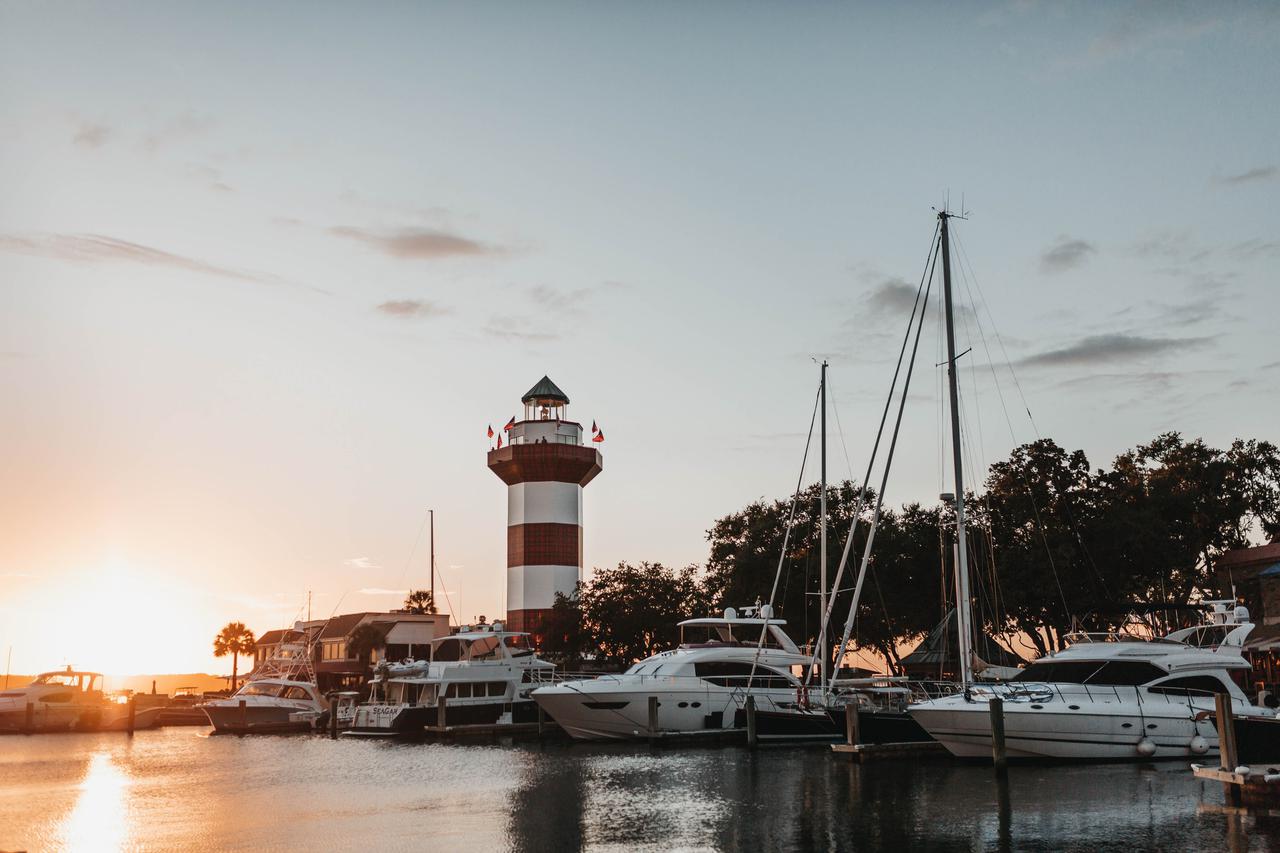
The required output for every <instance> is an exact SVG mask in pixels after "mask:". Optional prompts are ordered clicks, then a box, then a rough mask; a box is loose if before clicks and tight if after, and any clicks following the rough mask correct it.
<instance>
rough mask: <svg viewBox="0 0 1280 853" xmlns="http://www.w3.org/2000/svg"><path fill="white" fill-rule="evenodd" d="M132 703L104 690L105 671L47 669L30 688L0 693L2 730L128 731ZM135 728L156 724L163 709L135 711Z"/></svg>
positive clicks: (0, 724)
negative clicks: (53, 670)
mask: <svg viewBox="0 0 1280 853" xmlns="http://www.w3.org/2000/svg"><path fill="white" fill-rule="evenodd" d="M130 713H131V712H130V705H129V703H128V702H127V701H125V702H119V701H112V700H111V699H110V698H109V697H107V696H106V695H104V694H103V692H102V674H101V673H97V672H82V671H79V670H74V669H72V668H71V667H67V668H66V669H65V670H62V671H61V672H45V673H41V674H40V675H38V676H36V677H35V679H33V680H32V682H31V683H30V684H28V685H27V686H26V687H19V688H13V689H9V690H5V691H4V692H0V731H8V732H64V731H93V732H99V731H124V730H126V729H128V728H130V722H129V719H130ZM132 714H133V724H132V728H133V729H146V728H150V727H151V726H154V725H155V724H156V720H157V718H158V717H159V715H160V708H138V707H136V706H135V707H134V708H133V711H132Z"/></svg>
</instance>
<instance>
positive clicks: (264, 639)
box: [257, 628, 294, 646]
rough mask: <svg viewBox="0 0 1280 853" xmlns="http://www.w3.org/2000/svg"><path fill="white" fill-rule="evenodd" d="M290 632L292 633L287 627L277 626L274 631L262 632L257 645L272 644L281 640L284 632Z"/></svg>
mask: <svg viewBox="0 0 1280 853" xmlns="http://www.w3.org/2000/svg"><path fill="white" fill-rule="evenodd" d="M291 633H294V632H293V631H290V630H289V629H288V628H277V629H275V630H274V631H268V632H267V633H265V634H263V635H262V636H261V637H259V638H258V641H257V645H259V646H273V645H275V644H276V643H279V642H282V641H283V640H284V637H285V635H286V634H291Z"/></svg>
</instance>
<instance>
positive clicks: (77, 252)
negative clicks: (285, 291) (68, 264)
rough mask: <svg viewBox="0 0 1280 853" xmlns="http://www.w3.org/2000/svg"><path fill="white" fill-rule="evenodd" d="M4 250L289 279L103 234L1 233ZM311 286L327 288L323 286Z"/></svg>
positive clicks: (277, 281) (273, 280)
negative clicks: (226, 265) (32, 234)
mask: <svg viewBox="0 0 1280 853" xmlns="http://www.w3.org/2000/svg"><path fill="white" fill-rule="evenodd" d="M0 251H6V252H15V253H18V254H24V255H35V256H37V257H42V258H54V259H57V260H61V261H73V262H79V263H107V262H127V263H135V264H144V265H148V266H161V267H170V268H173V269H181V270H187V271H189V272H198V273H203V274H205V275H212V276H219V277H221V278H233V279H238V280H240V281H251V282H255V283H258V284H287V283H289V282H286V281H285V280H283V279H280V278H277V277H275V276H271V275H266V274H263V273H256V272H249V271H245V270H238V269H233V268H231V267H225V266H220V265H218V264H213V263H209V262H208V261H203V260H200V259H198V258H190V257H186V256H185V255H177V254H174V253H173V252H166V251H164V250H163V249H156V248H154V247H152V246H144V245H143V244H141V243H131V242H129V241H127V240H118V239H116V238H115V237H107V236H105V235H102V234H43V235H40V236H35V237H23V236H17V235H13V234H0ZM310 289H311V290H316V291H318V292H321V293H323V292H325V291H322V290H319V288H310Z"/></svg>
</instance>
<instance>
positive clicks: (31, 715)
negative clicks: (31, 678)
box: [22, 702, 36, 735]
mask: <svg viewBox="0 0 1280 853" xmlns="http://www.w3.org/2000/svg"><path fill="white" fill-rule="evenodd" d="M35 716H36V705H35V703H34V702H28V703H27V713H26V716H25V717H24V718H23V721H22V733H23V734H25V735H29V734H31V730H32V729H33V728H35Z"/></svg>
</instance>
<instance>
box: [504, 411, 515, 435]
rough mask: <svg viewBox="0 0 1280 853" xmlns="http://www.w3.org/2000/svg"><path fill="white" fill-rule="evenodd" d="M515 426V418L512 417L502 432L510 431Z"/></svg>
mask: <svg viewBox="0 0 1280 853" xmlns="http://www.w3.org/2000/svg"><path fill="white" fill-rule="evenodd" d="M515 425H516V416H515V415H512V416H511V420H509V421H507V425H506V426H504V427H503V428H502V431H503V432H506V431H507V430H509V429H511V428H512V427H513V426H515Z"/></svg>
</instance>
